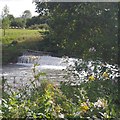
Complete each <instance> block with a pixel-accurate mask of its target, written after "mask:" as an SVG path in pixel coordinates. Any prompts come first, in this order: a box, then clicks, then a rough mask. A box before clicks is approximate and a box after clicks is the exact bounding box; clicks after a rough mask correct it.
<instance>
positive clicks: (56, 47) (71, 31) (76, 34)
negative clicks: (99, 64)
mask: <svg viewBox="0 0 120 120" xmlns="http://www.w3.org/2000/svg"><path fill="white" fill-rule="evenodd" d="M36 8H37V12H38V13H39V14H40V15H44V14H45V12H46V15H48V16H49V17H50V19H49V26H50V28H51V29H50V30H51V31H50V34H49V36H48V37H47V38H48V41H49V42H48V43H49V44H48V46H50V45H51V47H49V48H50V50H51V51H52V52H56V53H58V54H62V55H69V56H74V57H80V58H90V57H92V58H93V59H99V58H100V59H102V60H104V61H109V62H112V61H115V60H117V51H118V47H117V41H118V38H117V34H118V28H117V26H118V25H117V22H118V20H117V17H118V16H117V13H118V3H87V2H86V3H85V2H84V3H74V2H73V3H70V2H69V3H51V2H48V3H47V2H46V3H44V2H36ZM43 13H44V14H43ZM111 29H112V31H111ZM51 48H52V49H51ZM93 48H94V50H93ZM91 50H93V51H91ZM114 58H115V59H114Z"/></svg>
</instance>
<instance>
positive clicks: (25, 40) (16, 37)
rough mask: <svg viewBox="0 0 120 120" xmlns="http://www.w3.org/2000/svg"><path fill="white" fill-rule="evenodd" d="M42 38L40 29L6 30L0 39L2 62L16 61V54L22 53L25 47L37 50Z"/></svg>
mask: <svg viewBox="0 0 120 120" xmlns="http://www.w3.org/2000/svg"><path fill="white" fill-rule="evenodd" d="M41 31H42V30H41ZM42 39H43V37H42V35H41V34H40V30H27V29H9V30H6V35H5V36H2V37H1V39H0V41H2V64H3V65H6V64H8V63H11V62H12V63H15V62H17V58H18V56H20V55H22V53H23V52H24V51H25V50H26V49H32V50H38V49H39V47H38V46H39V42H40V41H41V40H42Z"/></svg>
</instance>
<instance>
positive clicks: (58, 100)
mask: <svg viewBox="0 0 120 120" xmlns="http://www.w3.org/2000/svg"><path fill="white" fill-rule="evenodd" d="M81 65H82V64H81ZM35 66H36V65H35ZM35 66H34V68H33V75H34V79H30V80H29V81H30V84H29V85H24V86H21V87H20V88H19V87H16V88H15V87H11V86H10V85H9V84H8V83H7V81H6V80H5V79H3V99H2V114H3V118H6V119H8V118H24V119H25V118H26V119H32V118H34V119H35V118H41V119H42V118H43V120H46V119H47V120H55V119H63V120H64V119H65V120H68V119H73V118H74V119H75V118H76V119H80V118H84V119H85V118H86V119H90V118H91V119H108V118H114V119H118V118H119V117H120V106H119V104H120V103H119V99H118V95H119V93H118V88H117V84H116V82H115V81H114V80H113V79H112V78H111V77H110V76H109V72H110V71H108V72H107V73H104V70H102V69H101V73H100V74H99V78H100V79H99V78H95V79H94V78H93V77H90V76H89V77H88V78H87V81H86V82H82V83H81V84H78V85H75V84H73V85H72V84H71V83H72V81H71V83H70V82H68V81H66V82H65V81H63V82H62V83H61V84H60V86H57V85H55V84H54V83H51V82H49V81H47V80H43V81H41V79H40V78H41V77H42V76H43V75H45V73H42V72H40V73H39V72H37V71H36V67H35ZM83 69H85V67H83ZM86 71H89V69H88V68H87V69H86ZM76 81H77V79H76Z"/></svg>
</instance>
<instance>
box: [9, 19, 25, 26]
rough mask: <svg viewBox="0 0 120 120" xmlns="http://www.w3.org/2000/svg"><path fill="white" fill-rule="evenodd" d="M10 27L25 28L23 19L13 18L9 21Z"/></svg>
mask: <svg viewBox="0 0 120 120" xmlns="http://www.w3.org/2000/svg"><path fill="white" fill-rule="evenodd" d="M11 27H18V28H25V20H24V19H23V18H15V19H14V20H12V21H11Z"/></svg>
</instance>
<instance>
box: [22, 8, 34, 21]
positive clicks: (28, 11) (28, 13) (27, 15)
mask: <svg viewBox="0 0 120 120" xmlns="http://www.w3.org/2000/svg"><path fill="white" fill-rule="evenodd" d="M31 17H32V14H31V12H30V10H25V11H24V12H23V15H22V18H25V19H27V18H31Z"/></svg>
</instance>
